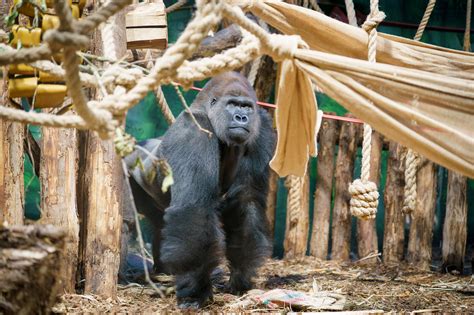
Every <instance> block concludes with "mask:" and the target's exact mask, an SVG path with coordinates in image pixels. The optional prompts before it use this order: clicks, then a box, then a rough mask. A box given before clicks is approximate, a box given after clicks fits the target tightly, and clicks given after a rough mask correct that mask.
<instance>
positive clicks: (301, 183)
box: [284, 173, 309, 258]
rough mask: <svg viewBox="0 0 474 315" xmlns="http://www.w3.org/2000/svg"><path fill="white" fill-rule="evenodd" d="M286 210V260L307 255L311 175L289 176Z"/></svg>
mask: <svg viewBox="0 0 474 315" xmlns="http://www.w3.org/2000/svg"><path fill="white" fill-rule="evenodd" d="M286 186H287V187H288V202H287V208H286V209H287V210H286V231H285V241H284V247H285V258H299V257H304V256H305V255H306V249H307V244H308V231H309V174H308V173H306V175H305V176H304V177H297V176H292V175H290V176H288V177H287V178H286Z"/></svg>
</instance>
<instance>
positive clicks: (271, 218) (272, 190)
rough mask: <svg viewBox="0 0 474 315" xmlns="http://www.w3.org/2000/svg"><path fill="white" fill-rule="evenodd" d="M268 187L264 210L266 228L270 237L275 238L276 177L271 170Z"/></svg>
mask: <svg viewBox="0 0 474 315" xmlns="http://www.w3.org/2000/svg"><path fill="white" fill-rule="evenodd" d="M269 182H270V185H269V187H268V194H267V209H266V210H265V212H266V214H267V220H268V227H269V231H268V232H269V234H270V237H271V238H272V240H273V238H274V237H275V236H274V235H275V213H276V204H277V190H278V175H277V173H275V172H274V171H273V170H270V178H269Z"/></svg>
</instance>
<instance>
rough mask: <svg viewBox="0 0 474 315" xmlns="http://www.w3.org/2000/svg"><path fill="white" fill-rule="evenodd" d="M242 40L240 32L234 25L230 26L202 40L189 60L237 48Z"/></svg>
mask: <svg viewBox="0 0 474 315" xmlns="http://www.w3.org/2000/svg"><path fill="white" fill-rule="evenodd" d="M241 40H242V32H241V31H240V28H239V26H238V25H236V24H232V25H230V26H229V27H226V28H224V29H222V30H220V31H218V32H216V33H215V34H214V36H209V37H206V38H204V39H203V40H202V42H201V44H200V45H199V47H198V48H197V49H196V51H195V52H194V53H193V56H192V58H191V59H198V58H203V57H211V56H213V55H214V54H216V53H220V52H222V51H224V50H226V49H229V48H232V47H235V46H237V45H238V44H239V43H240V41H241Z"/></svg>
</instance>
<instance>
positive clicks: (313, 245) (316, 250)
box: [310, 113, 339, 259]
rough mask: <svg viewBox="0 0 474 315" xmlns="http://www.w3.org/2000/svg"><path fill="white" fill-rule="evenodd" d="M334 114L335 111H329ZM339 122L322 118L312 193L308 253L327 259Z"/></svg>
mask: <svg viewBox="0 0 474 315" xmlns="http://www.w3.org/2000/svg"><path fill="white" fill-rule="evenodd" d="M330 114H332V115H335V113H330ZM338 131H339V123H338V121H337V120H335V119H326V118H324V119H323V122H322V124H321V129H320V130H319V150H318V166H317V167H318V175H317V177H316V191H315V193H314V215H313V231H312V233H311V242H310V254H311V255H312V256H315V257H316V258H319V259H327V256H328V247H329V227H330V216H331V197H332V187H333V177H334V166H335V159H334V154H335V149H336V145H335V144H336V139H337V138H338V136H339V133H338Z"/></svg>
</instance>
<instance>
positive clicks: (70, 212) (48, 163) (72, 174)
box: [40, 127, 79, 293]
mask: <svg viewBox="0 0 474 315" xmlns="http://www.w3.org/2000/svg"><path fill="white" fill-rule="evenodd" d="M42 131H43V133H42V141H41V160H40V163H41V166H40V182H41V223H42V224H53V225H55V226H59V227H62V228H63V229H64V231H65V233H66V243H65V248H64V256H63V257H64V264H63V267H64V270H63V271H62V275H61V280H62V290H61V291H64V292H67V293H75V286H76V281H75V280H76V271H77V255H78V250H79V249H78V246H79V219H78V217H77V204H76V178H77V176H76V174H77V173H76V172H77V131H76V130H74V129H63V128H46V127H45V128H43V129H42Z"/></svg>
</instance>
